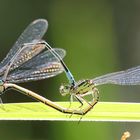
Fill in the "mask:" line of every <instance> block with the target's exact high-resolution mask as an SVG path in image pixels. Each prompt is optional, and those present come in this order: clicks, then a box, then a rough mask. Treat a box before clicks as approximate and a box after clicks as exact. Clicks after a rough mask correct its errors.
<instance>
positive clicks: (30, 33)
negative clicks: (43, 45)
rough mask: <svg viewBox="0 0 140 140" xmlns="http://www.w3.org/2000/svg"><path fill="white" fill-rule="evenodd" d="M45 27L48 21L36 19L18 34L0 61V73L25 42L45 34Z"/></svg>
mask: <svg viewBox="0 0 140 140" xmlns="http://www.w3.org/2000/svg"><path fill="white" fill-rule="evenodd" d="M47 28H48V22H47V21H46V20H44V19H38V20H35V21H33V22H32V23H31V24H30V25H29V26H28V27H27V28H26V29H25V30H24V32H23V33H22V34H21V35H20V37H19V38H18V40H17V41H16V43H15V44H14V45H13V47H12V48H11V49H10V51H9V53H8V54H7V56H6V57H5V58H4V59H3V61H2V62H1V63H0V73H3V71H5V69H6V67H7V65H8V63H9V61H10V60H11V58H12V57H13V56H14V55H15V54H16V53H17V51H18V50H20V49H21V48H22V47H23V46H24V44H25V43H32V42H34V41H38V40H40V39H41V38H42V37H43V35H44V34H45V32H46V30H47Z"/></svg>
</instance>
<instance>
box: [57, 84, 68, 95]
mask: <svg viewBox="0 0 140 140" xmlns="http://www.w3.org/2000/svg"><path fill="white" fill-rule="evenodd" d="M69 90H70V88H69V86H64V85H61V86H60V88H59V91H60V93H61V95H62V96H65V95H67V94H69Z"/></svg>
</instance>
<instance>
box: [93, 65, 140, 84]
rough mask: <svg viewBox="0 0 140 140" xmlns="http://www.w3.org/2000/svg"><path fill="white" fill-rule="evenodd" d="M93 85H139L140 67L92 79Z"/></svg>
mask: <svg viewBox="0 0 140 140" xmlns="http://www.w3.org/2000/svg"><path fill="white" fill-rule="evenodd" d="M92 82H93V83H94V84H95V85H102V84H117V85H140V66H137V67H134V68H130V69H127V70H125V71H119V72H114V73H110V74H106V75H103V76H99V77H97V78H94V79H92Z"/></svg>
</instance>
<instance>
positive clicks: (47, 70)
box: [7, 62, 64, 83]
mask: <svg viewBox="0 0 140 140" xmlns="http://www.w3.org/2000/svg"><path fill="white" fill-rule="evenodd" d="M63 71H64V70H63V67H62V65H61V64H60V63H59V62H51V63H46V64H42V65H40V66H38V67H36V68H32V69H29V70H19V71H18V72H17V73H13V74H10V75H8V77H7V82H12V83H22V82H29V81H36V80H42V79H46V78H50V77H53V76H56V75H58V74H60V73H62V72H63Z"/></svg>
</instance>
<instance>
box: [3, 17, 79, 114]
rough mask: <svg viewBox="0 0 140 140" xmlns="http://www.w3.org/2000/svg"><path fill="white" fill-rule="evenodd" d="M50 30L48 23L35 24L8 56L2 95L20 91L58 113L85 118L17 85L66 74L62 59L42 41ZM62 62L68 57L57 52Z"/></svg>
mask: <svg viewBox="0 0 140 140" xmlns="http://www.w3.org/2000/svg"><path fill="white" fill-rule="evenodd" d="M47 28H48V22H47V21H46V20H44V19H38V20H35V21H33V22H32V23H31V24H30V25H29V26H28V27H27V28H26V29H25V30H24V32H23V33H22V34H21V36H20V37H19V38H18V40H17V41H16V43H15V44H14V46H13V47H12V49H11V50H10V51H9V53H8V54H7V56H6V57H5V58H4V59H3V61H2V62H1V63H0V79H1V80H0V92H1V93H3V92H5V91H6V90H8V89H13V90H17V91H19V92H21V93H23V94H25V95H27V96H30V97H32V98H34V99H36V100H38V101H40V102H42V103H44V104H46V105H48V106H50V107H52V108H54V109H56V110H58V111H61V112H64V113H70V114H72V113H75V114H81V111H79V110H73V109H70V108H64V107H61V106H59V105H57V104H56V103H54V102H52V101H50V100H48V99H46V98H45V97H42V96H41V95H39V94H37V93H35V92H32V91H30V90H28V89H25V88H23V87H20V86H18V85H16V84H15V83H22V82H28V81H35V80H41V79H45V78H49V77H53V76H56V75H58V74H60V73H62V72H63V71H64V69H63V66H62V64H61V63H60V61H59V60H58V58H57V57H56V56H55V55H54V54H53V53H52V52H51V51H49V50H47V49H49V47H48V46H47V45H46V44H48V43H46V42H45V41H43V40H41V38H42V37H43V35H44V34H45V32H46V30H47ZM53 50H54V51H55V53H56V54H58V56H59V57H60V58H63V57H64V56H65V50H63V49H57V48H55V49H53Z"/></svg>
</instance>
